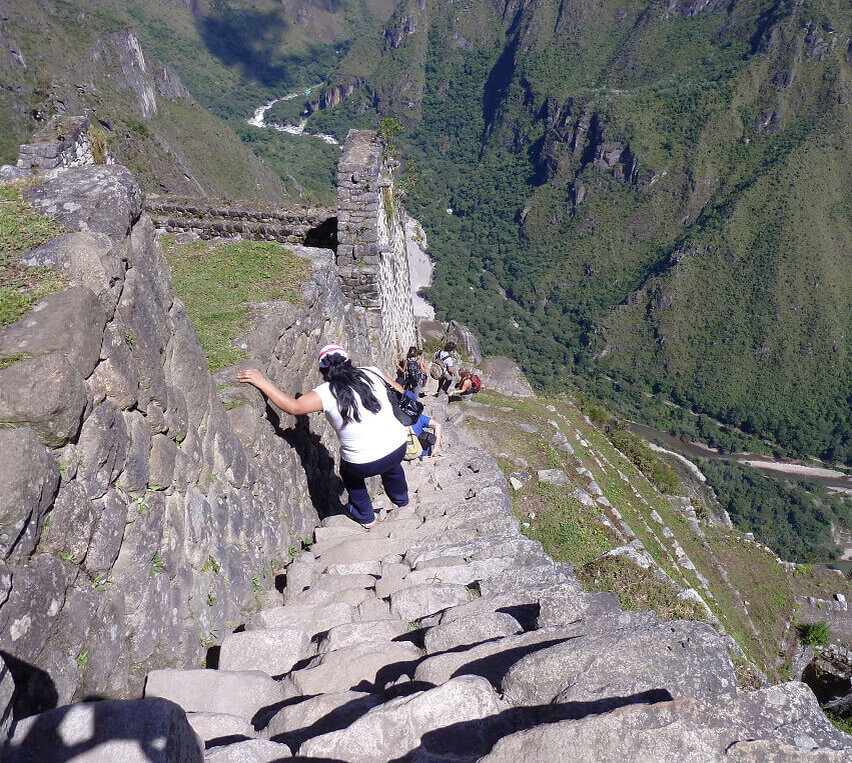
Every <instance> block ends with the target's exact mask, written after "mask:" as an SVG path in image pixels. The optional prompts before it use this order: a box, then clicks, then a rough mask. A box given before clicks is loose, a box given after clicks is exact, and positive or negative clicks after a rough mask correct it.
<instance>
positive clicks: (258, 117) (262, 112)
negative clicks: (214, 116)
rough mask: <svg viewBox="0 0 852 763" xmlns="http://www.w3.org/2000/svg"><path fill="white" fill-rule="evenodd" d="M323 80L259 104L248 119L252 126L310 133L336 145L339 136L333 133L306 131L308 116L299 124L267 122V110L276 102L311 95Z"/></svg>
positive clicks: (291, 132)
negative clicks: (261, 104) (336, 136)
mask: <svg viewBox="0 0 852 763" xmlns="http://www.w3.org/2000/svg"><path fill="white" fill-rule="evenodd" d="M322 84H323V83H322V82H320V83H319V84H317V85H311V86H310V87H306V88H302V89H301V90H296V91H295V92H293V93H287V95H282V96H281V97H280V98H273V99H272V100H271V101H268V102H267V103H266V104H264V105H263V106H258V108H256V109H255V110H254V115H253V116H252V117H251V118H250V119H247V120H246V122H248V123H249V124H250V125H251V126H252V127H261V128H263V127H268V128H271V129H273V130H277V131H278V132H286V133H288V134H289V135H310V136H311V137H312V138H318V139H319V140H322V141H324V142H326V143H328V144H329V145H332V146H336V145H338V141H337V138H335V137H334V136H333V135H327V134H326V133H322V132H318V133H306V132H305V128H306V127H307V125H308V120H307V118H304V119H301V120H299V124H297V125H291V124H280V123H278V122H272V123H271V124H270V123H267V121H266V112H267V111H269V109H271V108H272V107H273V106H274V105H275V104H276V103H278V102H279V101H292V100H293V99H294V98H298V97H299V96H300V95H301V96H307V95H310V94H311V92H312V91H314V90H316V89H317V88H318V87H322Z"/></svg>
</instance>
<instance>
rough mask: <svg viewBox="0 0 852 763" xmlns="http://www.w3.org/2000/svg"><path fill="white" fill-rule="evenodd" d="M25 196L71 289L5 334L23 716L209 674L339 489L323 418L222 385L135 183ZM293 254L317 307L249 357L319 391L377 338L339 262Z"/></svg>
mask: <svg viewBox="0 0 852 763" xmlns="http://www.w3.org/2000/svg"><path fill="white" fill-rule="evenodd" d="M26 196H27V199H28V201H29V203H30V204H31V205H32V206H33V208H34V209H35V210H37V211H40V212H43V213H46V214H50V215H51V216H53V217H54V218H56V219H57V220H59V221H60V222H61V224H62V225H63V226H64V227H65V229H66V231H67V232H66V233H63V234H61V235H60V236H58V237H56V238H55V239H53V240H51V241H49V242H48V243H47V244H45V245H44V246H42V247H41V248H39V249H37V250H35V251H33V252H30V253H29V254H27V255H26V257H25V262H26V263H27V264H30V265H38V266H50V267H53V268H56V269H57V270H59V271H61V272H62V273H63V274H64V275H65V277H66V278H67V280H68V282H69V288H67V289H66V290H64V291H61V292H59V293H56V294H52V295H50V296H47V297H45V298H43V299H42V300H41V301H39V302H37V303H36V305H35V306H34V308H33V309H32V310H31V311H30V312H29V313H28V314H26V315H24V316H23V317H22V318H21V319H20V320H18V321H17V322H16V323H14V324H12V325H9V326H7V327H6V328H4V329H3V330H2V331H0V354H2V355H4V356H7V357H10V358H11V359H12V360H14V361H15V362H11V363H10V364H9V365H8V366H7V367H5V368H3V369H2V370H0V421H2V422H3V424H2V428H0V441H2V444H3V449H2V456H0V486H2V490H0V554H2V561H0V588H2V593H0V602H2V603H0V652H2V655H3V657H4V659H5V661H6V668H5V669H4V671H7V672H4V679H3V680H4V681H5V680H6V678H5V677H7V676H9V677H11V678H13V679H14V686H15V698H14V708H15V710H14V715H15V717H17V718H21V717H24V716H27V715H30V714H32V713H34V712H40V711H45V710H50V709H51V708H53V707H55V706H56V705H63V704H66V703H68V702H71V701H73V700H80V699H83V698H84V697H88V696H93V695H98V696H108V697H115V698H126V697H133V696H137V695H138V693H139V691H140V690H141V686H142V680H143V679H144V675H145V673H146V672H147V671H148V670H150V669H152V668H159V667H199V666H200V665H201V664H202V661H203V659H204V655H205V653H206V651H207V649H208V647H210V646H211V645H213V644H216V643H218V642H219V641H221V638H222V637H223V636H224V634H225V633H226V632H228V631H229V630H230V629H231V628H232V627H233V626H231V627H229V626H228V623H235V624H236V623H239V622H243V621H244V620H246V619H248V618H249V617H250V616H251V615H252V614H253V613H255V612H257V611H258V610H259V609H261V608H262V607H263V606H264V604H265V598H264V597H265V596H267V595H268V592H269V590H270V589H272V588H273V586H274V579H275V575H276V573H277V571H278V570H279V569H281V568H283V566H284V565H285V562H286V561H287V560H288V559H289V553H290V552H292V551H293V549H294V548H298V547H300V545H301V539H302V538H304V537H308V536H309V535H310V533H311V532H312V530H313V528H314V527H315V526H316V525H317V523H318V522H319V519H320V516H321V515H322V514H324V513H327V512H328V511H329V510H330V508H329V507H333V506H334V505H336V503H335V502H336V500H337V495H338V493H339V490H340V483H339V482H338V481H337V480H336V479H335V478H334V477H333V474H334V459H335V456H334V455H333V453H334V452H335V451H336V443H332V441H330V440H329V439H328V436H327V434H326V433H325V422H324V419H322V417H314V420H312V421H310V422H307V421H305V422H298V423H296V424H295V425H294V424H293V423H292V422H290V421H282V420H279V419H278V418H277V417H276V416H275V415H272V414H269V415H268V414H267V411H266V405H265V403H264V402H263V401H262V400H261V398H260V396H259V395H258V394H256V393H255V392H254V391H252V390H249V389H247V388H241V387H240V385H239V384H237V383H236V382H235V379H234V376H235V372H234V371H233V370H226V371H224V372H222V374H220V376H219V377H218V378H217V380H216V381H214V379H213V378H212V377H211V375H210V373H209V372H208V370H207V362H206V359H205V357H204V353H203V352H202V349H201V347H200V345H199V343H198V340H197V338H196V336H195V333H194V331H193V328H192V326H191V324H190V322H189V319H188V318H187V316H186V313H185V311H184V308H183V305H182V304H181V302H180V300H178V299H176V298H175V295H174V293H173V291H172V287H171V277H170V274H169V267H168V265H167V263H166V261H165V258H164V256H163V252H162V251H161V248H160V246H159V244H158V243H157V241H156V238H155V235H154V234H155V231H154V226H153V224H152V222H151V220H150V219H149V218H148V217H147V216H146V215H144V214H143V213H142V208H143V193H142V191H141V190H140V188H139V186H138V184H137V183H136V181H135V179H134V178H133V176H132V175H131V173H130V172H128V171H127V170H126V169H124V168H122V167H119V166H106V165H100V166H90V167H79V168H73V169H68V170H65V171H60V172H56V171H54V173H53V174H52V179H48V180H46V181H45V182H44V183H42V184H41V185H38V184H37V185H35V186H33V187H32V188H30V189H29V190H28V191H26ZM297 253H299V254H300V255H301V256H303V257H305V258H308V259H310V260H311V261H312V263H313V270H312V275H311V276H310V278H309V280H308V282H307V283H306V284H305V285H304V287H303V289H302V298H301V304H300V305H299V306H298V307H297V306H294V305H291V304H283V303H276V304H272V305H266V306H264V305H260V306H258V316H257V318H256V320H255V325H254V327H253V329H252V330H251V331H250V332H249V334H248V335H247V337H246V338H245V346H246V348H247V353H248V355H249V356H250V357H253V358H256V360H255V361H254V362H255V363H256V364H258V367H260V368H262V369H263V370H264V371H265V372H266V373H267V374H268V375H269V376H270V377H271V378H273V379H275V380H276V381H277V382H278V383H280V384H281V385H282V386H284V387H285V388H287V389H291V390H300V389H304V390H307V389H310V388H311V387H312V386H314V385H315V384H316V383H317V382H318V381H319V376H318V373H317V371H316V361H315V359H316V352H317V349H318V348H319V346H321V345H322V344H323V343H325V341H327V340H337V341H342V342H345V343H346V344H347V346H349V347H350V348H351V349H352V351H353V352H354V354H355V356H356V357H367V356H368V346H367V340H366V336H365V331H364V330H363V325H362V324H363V321H362V319H360V318H359V317H358V316H357V315H356V314H355V312H354V311H353V309H352V308H351V306H348V305H347V303H346V302H345V300H344V297H343V294H342V292H341V290H340V286H339V280H338V276H337V269H336V267H335V265H334V260H333V254H332V252H331V251H329V250H324V249H305V248H297ZM217 382H218V385H217ZM223 400H224V401H226V402H227V408H228V410H226V408H225V406H223V402H222V401H223ZM281 669H282V670H283V668H281ZM4 685H5V683H3V684H0V686H4ZM0 697H2V698H3V705H2V713H3V718H4V719H5V720H4V723H6V722H7V721H8V720H10V719H11V706H10V705H9V699H10V697H9V696H7V695H6V694H5V693H3V694H0Z"/></svg>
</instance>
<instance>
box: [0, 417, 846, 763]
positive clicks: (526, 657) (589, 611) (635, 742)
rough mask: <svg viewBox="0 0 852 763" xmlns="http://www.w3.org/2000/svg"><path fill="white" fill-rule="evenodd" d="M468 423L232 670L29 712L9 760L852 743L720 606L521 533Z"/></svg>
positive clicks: (313, 569)
mask: <svg viewBox="0 0 852 763" xmlns="http://www.w3.org/2000/svg"><path fill="white" fill-rule="evenodd" d="M432 415H433V417H440V418H442V419H446V418H447V416H446V410H445V409H444V408H441V407H438V408H437V409H436V410H434V411H432ZM459 418H460V417H458V416H456V417H455V420H456V421H457V422H458V420H459ZM472 441H473V438H472V437H471V435H470V434H469V433H465V432H464V431H463V430H462V429H461V427H459V426H453V425H452V424H450V425H449V426H447V427H446V437H445V447H444V450H445V456H444V457H443V458H441V459H436V460H424V461H422V462H414V463H411V464H407V465H406V471H407V476H408V481H409V488H410V492H411V503H410V504H409V506H407V507H405V508H402V509H393V510H391V511H389V510H388V506H389V504H388V503H387V499H386V498H385V497H384V496H383V495H380V496H378V497H377V498H376V505H377V506H379V507H382V508H381V510H380V512H379V515H380V518H381V520H382V521H380V522H379V523H378V524H377V525H376V526H375V527H373V528H372V529H370V530H365V529H363V528H362V527H361V526H360V525H358V524H356V523H354V522H352V521H351V520H350V519H348V518H347V517H345V516H332V517H329V518H327V519H325V520H324V521H323V522H322V524H321V526H320V527H317V528H316V530H315V533H314V543H313V545H312V546H311V549H310V550H309V551H302V552H301V553H300V554H299V555H298V556H297V557H296V558H295V559H294V560H293V561H292V562H291V564H290V565H289V566H288V567H287V572H286V585H285V586H284V587H283V593H282V595H281V599H280V604H278V605H277V606H271V607H269V608H265V609H262V610H260V611H259V612H257V614H256V615H255V616H254V617H253V618H252V619H251V620H250V621H249V622H247V623H245V624H244V625H243V626H241V627H240V628H238V629H237V630H236V631H235V632H234V633H231V634H229V635H227V636H226V637H225V638H224V640H223V642H222V644H221V648H220V650H219V656H218V667H217V669H209V666H208V669H197V670H173V669H167V670H154V671H152V672H150V673H149V674H148V676H147V680H146V685H145V698H144V699H142V700H130V701H121V700H112V701H104V702H89V703H79V704H76V705H70V706H66V707H64V708H58V709H56V710H53V711H50V712H47V713H43V714H41V715H39V716H33V717H32V718H27V719H24V720H23V721H21V722H19V724H18V726H17V728H16V730H15V735H14V738H13V740H12V741H11V744H10V746H8V747H7V748H6V749H5V750H4V760H9V761H11V762H12V763H14V762H15V761H36V760H60V759H62V760H65V759H67V757H66V756H65V753H66V752H68V753H69V754H70V751H80V752H79V753H78V754H79V755H80V757H78V758H75V759H76V760H86V761H89V760H92V761H94V760H97V761H102V760H103V761H106V760H118V759H121V760H128V761H136V760H139V761H143V760H145V761H164V762H165V761H169V762H175V761H187V762H190V761H192V762H197V761H201V760H202V757H203V760H205V761H209V762H210V763H213V762H215V763H268V762H269V761H276V760H281V759H287V758H290V757H292V756H298V757H299V759H302V760H323V761H352V762H353V763H366V762H368V761H369V762H375V763H383V762H384V761H476V760H483V761H505V762H506V763H510V762H511V763H515V762H516V761H522V760H523V761H526V760H530V761H551V760H554V761H555V760H571V761H590V762H591V761H595V762H597V761H609V760H618V759H624V760H629V761H649V762H650V761H653V762H654V763H658V762H659V761H679V762H680V761H687V762H692V761H695V762H696V763H698V762H699V761H700V762H701V763H705V762H706V761H715V760H731V761H814V762H820V763H822V762H825V763H834V762H839V761H849V760H852V738H850V737H848V736H846V735H845V734H843V733H841V732H840V731H838V730H836V729H835V728H834V727H833V726H832V725H831V724H830V723H829V722H828V720H827V719H826V718H825V716H824V715H823V713H822V711H821V710H820V709H819V706H818V705H817V702H816V699H815V698H814V696H813V694H812V692H811V690H810V689H809V688H807V687H806V686H805V685H804V684H801V683H798V682H790V683H786V684H781V685H777V686H771V687H768V688H764V689H761V690H759V691H755V692H742V691H740V690H739V689H738V687H737V682H736V679H735V675H734V669H733V666H732V664H731V661H730V658H729V656H728V648H727V642H726V639H725V638H723V637H722V636H720V635H719V634H718V633H717V632H716V631H715V630H714V629H713V628H712V627H711V626H709V625H708V624H706V623H701V622H691V621H669V622H665V621H661V620H660V619H659V618H658V617H657V616H656V615H655V614H654V613H653V612H625V611H622V610H621V609H620V608H619V605H618V599H617V597H616V596H614V595H613V594H608V593H594V592H585V591H583V590H582V589H581V588H580V586H579V584H578V583H577V582H576V580H575V578H574V576H573V573H572V569H571V566H570V565H567V564H557V563H554V562H553V561H552V560H551V559H550V558H549V557H548V556H547V555H546V554H545V552H544V551H543V550H542V548H541V546H540V545H539V544H538V543H537V542H533V541H531V540H529V539H527V538H525V537H524V536H523V535H521V533H520V528H519V524H518V521H517V520H516V519H515V517H514V516H513V515H512V510H511V503H510V500H509V497H508V491H507V487H506V483H505V479H504V477H503V474H502V472H501V471H500V469H499V467H498V466H497V464H496V462H495V461H494V460H493V459H492V458H491V457H490V456H488V455H487V454H485V453H484V452H483V451H482V450H481V449H479V448H477V447H475V446H474V445H471V442H472ZM166 700H168V701H166ZM178 706H179V707H178ZM181 708H182V709H183V711H184V712H185V716H184V712H181ZM187 721H188V724H187ZM193 731H194V733H192V732H193ZM196 735H197V737H196ZM202 742H203V747H202V745H201V743H202ZM96 743H97V744H96ZM87 749H88V750H89V752H87V751H86V750H87ZM202 750H203V751H202ZM59 751H61V754H60V752H59Z"/></svg>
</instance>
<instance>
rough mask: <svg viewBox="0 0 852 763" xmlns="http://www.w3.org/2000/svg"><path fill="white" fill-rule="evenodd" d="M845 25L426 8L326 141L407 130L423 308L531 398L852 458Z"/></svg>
mask: <svg viewBox="0 0 852 763" xmlns="http://www.w3.org/2000/svg"><path fill="white" fill-rule="evenodd" d="M850 25H852V11H850V7H849V4H848V3H845V2H841V1H840V0H837V1H835V0H805V1H804V2H789V1H787V0H781V1H780V2H778V1H774V0H772V1H770V0H739V1H737V0H734V1H733V2H729V3H723V2H717V1H716V0H710V2H704V1H703V0H670V1H669V2H667V3H662V2H647V0H637V1H634V2H630V1H628V2H613V1H611V0H602V1H601V2H594V3H592V2H588V0H578V2H572V3H565V2H557V1H556V0H526V1H518V2H508V3H503V2H497V1H496V0H492V1H491V2H478V3H474V2H461V3H460V2H446V1H445V0H419V1H417V0H412V1H410V2H401V3H399V4H398V6H397V9H396V11H395V13H394V16H393V18H392V19H391V21H390V22H389V23H388V25H387V26H386V28H385V29H384V31H383V32H381V33H375V34H373V35H372V36H367V37H364V38H361V39H360V40H359V41H357V42H356V43H355V44H353V45H352V47H351V49H350V50H349V52H348V54H347V56H346V57H345V58H344V59H343V61H342V62H341V64H340V66H339V67H338V69H337V71H336V73H335V74H334V75H333V76H332V77H331V78H330V80H329V82H328V86H327V88H326V90H325V94H324V96H323V103H324V104H325V105H326V106H329V107H330V106H335V108H331V109H328V110H325V111H321V112H319V113H317V114H315V115H314V116H312V117H311V120H310V123H311V124H312V125H313V129H323V130H325V131H332V132H335V131H336V132H337V133H338V134H341V135H342V134H343V133H345V131H346V129H348V127H349V126H350V125H352V124H362V123H370V122H374V121H375V120H376V118H377V116H394V117H396V118H397V119H398V120H399V121H400V122H401V123H402V124H403V125H404V126H405V127H406V128H407V131H406V133H405V134H404V135H403V136H402V137H401V138H400V143H401V146H402V149H403V152H404V154H405V155H406V156H407V157H408V159H409V171H408V173H407V175H408V180H409V185H410V184H411V182H412V181H413V180H417V179H419V181H420V182H419V183H418V184H417V187H416V188H415V189H414V190H413V191H412V199H410V200H409V206H410V207H412V208H413V211H414V213H415V214H416V215H418V216H419V217H420V218H421V219H422V220H423V223H424V226H425V228H426V230H427V233H428V235H429V242H430V249H431V252H432V254H433V255H434V257H435V258H436V259H437V262H438V267H437V272H436V281H435V285H434V287H433V288H432V289H431V292H430V296H431V298H432V299H433V300H434V302H435V304H436V306H437V308H438V310H439V313H441V314H443V315H451V316H454V317H456V318H459V317H463V319H464V320H465V321H466V322H467V323H469V324H470V325H472V326H473V327H474V328H475V329H476V330H477V331H478V332H479V333H480V335H481V336H482V339H483V341H484V343H485V346H486V347H487V348H488V350H489V351H494V352H498V351H499V352H503V353H506V354H510V355H513V356H515V357H517V358H518V359H519V360H520V361H521V362H522V364H523V366H524V369H525V370H526V371H527V372H528V374H529V375H530V376H531V377H532V378H533V379H534V380H535V381H536V382H538V383H539V384H541V385H545V386H547V385H552V384H555V385H559V384H560V383H562V382H564V381H565V379H566V377H567V376H571V377H572V383H573V384H575V385H576V384H579V386H581V387H586V386H587V387H590V388H591V389H593V390H594V392H595V394H596V395H597V396H598V397H604V398H609V399H610V401H611V402H612V403H615V404H616V405H617V406H618V407H619V408H621V409H622V410H626V411H628V412H631V413H633V414H634V415H637V414H638V415H639V416H640V418H642V419H644V420H645V421H647V422H649V423H656V424H658V425H662V426H664V427H666V428H671V429H673V430H675V431H680V432H681V433H683V434H686V435H689V436H692V437H698V438H701V439H703V440H704V441H708V442H710V443H711V444H717V445H721V446H724V447H731V446H732V445H733V446H740V447H742V446H743V445H744V444H750V445H751V447H755V446H757V445H759V444H760V439H768V440H771V441H772V442H773V443H775V444H776V445H777V446H778V448H779V450H781V451H786V452H788V453H796V454H816V455H821V456H823V457H824V458H827V459H830V460H834V461H845V462H848V461H849V460H850V459H852V420H850V416H852V413H850V411H852V360H850V344H849V342H850V329H852V259H850V257H849V253H850V251H852V225H850V220H851V219H852V151H850V134H851V133H850V125H852V110H850V98H852V88H850V68H852V48H851V47H850V28H852V27H851V26H850ZM341 101H342V103H341ZM414 165H416V167H415V166H414ZM664 402H674V403H677V404H679V405H678V406H672V405H664V404H663V403H664ZM690 409H691V410H690ZM696 413H697V414H701V415H700V416H696V415H695V414H696ZM711 417H712V418H714V419H718V420H721V421H722V422H724V423H725V424H726V425H728V426H727V427H722V428H720V427H719V426H717V424H716V422H715V421H712V420H711ZM748 435H751V436H752V438H751V440H750V442H749V439H748V437H747V436H748Z"/></svg>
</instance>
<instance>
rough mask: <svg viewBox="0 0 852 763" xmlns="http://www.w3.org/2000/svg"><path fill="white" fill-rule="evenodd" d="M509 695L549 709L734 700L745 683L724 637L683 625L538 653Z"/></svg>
mask: <svg viewBox="0 0 852 763" xmlns="http://www.w3.org/2000/svg"><path fill="white" fill-rule="evenodd" d="M501 688H502V691H503V696H504V697H505V698H506V699H507V700H509V701H510V702H512V703H513V704H516V705H541V704H547V703H551V702H591V701H600V702H606V700H607V699H608V698H611V697H625V696H629V695H642V696H647V697H649V698H656V699H657V700H660V699H667V698H675V699H677V698H678V697H684V696H691V697H702V698H703V697H709V696H719V695H729V696H732V695H733V694H735V693H736V691H737V682H736V678H735V676H734V669H733V666H732V665H731V660H730V658H729V657H728V653H727V649H726V647H725V642H724V641H723V640H722V638H721V637H720V636H719V635H718V634H717V633H716V631H714V630H713V629H712V628H711V627H710V626H709V625H707V624H705V623H694V622H687V621H683V620H676V621H673V622H666V623H658V624H654V625H648V626H643V627H636V628H624V629H621V630H611V631H604V632H602V633H589V634H586V635H581V636H577V637H576V638H570V639H569V640H567V641H565V642H563V643H561V644H557V645H555V646H551V647H548V648H547V649H542V650H539V651H535V652H533V653H531V654H528V655H527V656H526V657H523V658H522V659H521V660H519V661H518V662H516V663H515V664H514V665H513V666H512V667H511V668H509V670H508V672H507V673H506V675H505V677H504V678H503V681H502V684H501Z"/></svg>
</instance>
